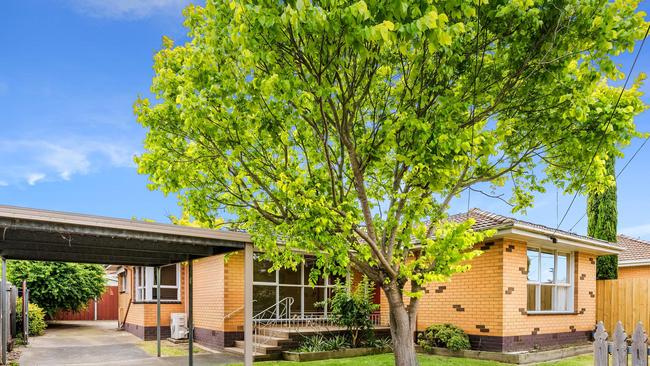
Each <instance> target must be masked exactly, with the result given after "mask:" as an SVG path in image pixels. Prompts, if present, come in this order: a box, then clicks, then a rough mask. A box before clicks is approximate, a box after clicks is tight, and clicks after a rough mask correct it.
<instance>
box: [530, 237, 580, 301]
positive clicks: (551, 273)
mask: <svg viewBox="0 0 650 366" xmlns="http://www.w3.org/2000/svg"><path fill="white" fill-rule="evenodd" d="M527 253H528V296H527V298H528V307H527V309H528V311H529V312H568V311H571V310H572V309H573V270H572V265H573V254H572V253H564V252H559V251H556V250H547V249H538V248H529V249H528V252H527Z"/></svg>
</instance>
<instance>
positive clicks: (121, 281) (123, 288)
mask: <svg viewBox="0 0 650 366" xmlns="http://www.w3.org/2000/svg"><path fill="white" fill-rule="evenodd" d="M127 281H128V272H127V270H124V271H122V272H120V273H118V275H117V286H118V290H119V291H120V292H129V284H128V282H127Z"/></svg>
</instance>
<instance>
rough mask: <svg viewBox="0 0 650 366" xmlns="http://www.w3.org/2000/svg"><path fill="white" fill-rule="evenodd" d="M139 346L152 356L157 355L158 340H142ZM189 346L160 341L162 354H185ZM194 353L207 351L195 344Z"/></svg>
mask: <svg viewBox="0 0 650 366" xmlns="http://www.w3.org/2000/svg"><path fill="white" fill-rule="evenodd" d="M138 347H140V348H142V349H143V350H144V351H145V352H147V353H148V354H150V355H151V356H156V355H157V351H158V350H157V347H156V341H146V342H140V343H138ZM187 348H188V346H187V344H173V343H171V342H168V341H162V342H161V343H160V354H161V356H185V355H187ZM194 353H205V351H204V350H202V349H201V348H198V347H196V346H194Z"/></svg>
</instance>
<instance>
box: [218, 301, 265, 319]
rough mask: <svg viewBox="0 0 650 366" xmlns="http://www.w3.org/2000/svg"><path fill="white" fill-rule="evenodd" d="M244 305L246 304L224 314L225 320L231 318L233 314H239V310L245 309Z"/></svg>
mask: <svg viewBox="0 0 650 366" xmlns="http://www.w3.org/2000/svg"><path fill="white" fill-rule="evenodd" d="M255 301H257V300H253V302H255ZM244 307H245V305H242V306H240V307H238V308H237V309H235V310H233V311H231V312H229V313H228V314H226V315H224V317H223V320H226V319H229V318H230V317H231V316H233V315H235V314H237V313H238V312H240V311H242V310H244Z"/></svg>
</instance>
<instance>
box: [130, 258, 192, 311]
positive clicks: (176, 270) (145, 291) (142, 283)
mask: <svg viewBox="0 0 650 366" xmlns="http://www.w3.org/2000/svg"><path fill="white" fill-rule="evenodd" d="M180 282H181V281H180V265H179V264H171V265H168V266H163V267H160V301H163V302H164V301H179V300H180V286H179V284H180ZM157 286H158V275H157V273H156V268H155V267H135V295H136V296H135V298H136V301H156V300H158V288H157Z"/></svg>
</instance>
